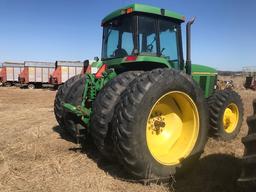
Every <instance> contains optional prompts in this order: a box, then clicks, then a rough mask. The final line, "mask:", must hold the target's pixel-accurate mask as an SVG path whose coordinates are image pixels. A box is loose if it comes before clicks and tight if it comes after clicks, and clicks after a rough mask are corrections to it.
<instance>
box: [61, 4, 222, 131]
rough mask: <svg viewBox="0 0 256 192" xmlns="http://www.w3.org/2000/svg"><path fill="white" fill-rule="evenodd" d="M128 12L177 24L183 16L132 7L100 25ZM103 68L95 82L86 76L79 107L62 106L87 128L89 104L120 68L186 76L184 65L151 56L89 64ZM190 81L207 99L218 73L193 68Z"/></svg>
mask: <svg viewBox="0 0 256 192" xmlns="http://www.w3.org/2000/svg"><path fill="white" fill-rule="evenodd" d="M128 8H132V9H133V12H140V14H141V13H148V14H154V15H159V16H161V17H166V18H172V19H175V20H179V22H180V23H181V22H183V21H184V19H185V18H184V16H182V15H179V14H177V13H174V12H171V11H167V10H165V11H162V9H160V8H156V7H152V6H147V5H140V4H133V5H129V6H127V7H124V8H122V9H119V10H116V11H114V12H112V13H111V14H109V15H108V16H106V17H105V18H104V19H103V21H102V23H103V25H104V23H106V22H108V21H110V20H112V19H114V18H117V17H119V16H122V15H124V14H125V11H124V10H126V9H128ZM103 64H106V65H107V70H106V71H105V72H104V73H103V77H102V78H96V77H95V75H94V74H85V75H86V81H85V88H84V93H83V101H82V103H81V105H79V106H73V105H72V104H69V103H65V104H64V108H66V109H67V110H69V111H70V112H72V113H74V114H76V115H77V116H79V117H81V120H82V121H83V123H85V124H86V125H87V127H89V125H90V116H91V114H92V113H93V111H92V103H93V101H94V99H95V97H96V95H97V93H98V91H100V90H101V89H102V88H103V87H104V85H105V84H106V83H107V82H108V81H110V80H111V79H113V78H114V77H116V76H117V75H118V73H119V71H120V70H119V69H120V68H122V69H123V70H122V72H123V71H127V70H152V69H154V68H170V69H175V70H182V71H184V72H186V71H185V68H184V63H183V62H180V63H175V62H171V61H169V60H167V58H165V57H161V56H152V55H149V56H147V55H136V57H135V59H133V60H132V61H131V60H128V59H127V56H126V57H122V58H113V59H106V60H102V61H96V62H94V63H92V64H91V68H96V69H99V68H100V67H101V66H102V65H103ZM192 78H193V79H194V80H195V81H196V82H197V83H198V86H200V87H201V89H202V90H203V91H204V95H205V97H206V98H207V97H209V96H211V95H212V94H213V92H214V90H215V85H216V80H217V71H216V70H215V69H213V68H211V67H207V66H203V65H196V64H192ZM86 103H90V106H89V107H88V106H86V105H85V104H86Z"/></svg>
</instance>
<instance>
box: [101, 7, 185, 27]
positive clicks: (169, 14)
mask: <svg viewBox="0 0 256 192" xmlns="http://www.w3.org/2000/svg"><path fill="white" fill-rule="evenodd" d="M134 12H137V13H138V12H139V13H148V14H154V15H159V16H163V17H167V18H172V19H177V20H179V21H180V22H184V21H185V17H184V16H183V15H180V14H178V13H175V12H172V11H168V10H166V9H161V8H159V7H153V6H149V5H143V4H131V5H128V6H126V7H123V8H121V9H118V10H116V11H113V12H112V13H110V14H108V15H107V16H106V17H105V18H104V19H103V20H102V24H104V23H106V22H108V21H110V20H112V19H114V18H116V17H119V16H121V15H124V14H129V13H134Z"/></svg>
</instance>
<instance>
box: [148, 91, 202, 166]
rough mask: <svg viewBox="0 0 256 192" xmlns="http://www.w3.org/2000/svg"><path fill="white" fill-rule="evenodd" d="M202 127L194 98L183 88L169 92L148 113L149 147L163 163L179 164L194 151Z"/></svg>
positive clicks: (154, 155) (155, 157) (153, 154)
mask: <svg viewBox="0 0 256 192" xmlns="http://www.w3.org/2000/svg"><path fill="white" fill-rule="evenodd" d="M199 127H200V125H199V114H198V110H197V107H196V105H195V103H194V101H193V100H192V99H191V98H190V97H189V96H188V95H187V94H186V93H183V92H180V91H171V92H169V93H166V94H165V95H163V96H162V97H161V98H160V99H158V100H157V102H156V103H155V104H154V105H153V107H152V109H151V111H150V113H149V116H148V120H147V127H146V139H147V146H148V149H149V151H150V153H151V154H152V156H153V157H154V159H156V160H157V161H158V162H159V163H161V164H164V165H176V164H179V163H180V161H181V160H182V159H184V158H186V157H187V156H188V155H189V154H190V153H191V152H192V150H193V148H194V146H195V144H196V141H197V138H198V134H199Z"/></svg>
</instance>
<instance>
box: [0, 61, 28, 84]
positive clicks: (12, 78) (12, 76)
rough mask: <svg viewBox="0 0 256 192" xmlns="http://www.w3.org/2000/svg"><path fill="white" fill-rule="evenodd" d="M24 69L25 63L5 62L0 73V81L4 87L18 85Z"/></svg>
mask: <svg viewBox="0 0 256 192" xmlns="http://www.w3.org/2000/svg"><path fill="white" fill-rule="evenodd" d="M23 69H24V63H19V62H4V63H3V66H2V70H1V73H0V81H1V84H2V85H4V86H7V87H9V86H12V85H14V84H16V83H18V78H19V74H20V73H21V71H22V70H23Z"/></svg>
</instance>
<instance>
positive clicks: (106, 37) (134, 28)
mask: <svg viewBox="0 0 256 192" xmlns="http://www.w3.org/2000/svg"><path fill="white" fill-rule="evenodd" d="M182 22H184V17H183V16H182V15H178V14H176V13H173V12H170V11H167V10H165V9H159V8H154V7H151V6H147V5H140V4H133V5H130V6H128V7H126V8H123V9H119V10H117V11H115V12H113V13H111V14H109V15H108V16H106V17H105V18H104V19H103V21H102V26H103V41H102V61H104V62H105V63H107V64H108V65H113V64H114V63H119V64H120V63H127V62H133V63H134V62H135V63H137V62H139V63H140V65H141V63H143V62H147V64H148V63H151V67H152V65H154V64H156V66H157V67H159V65H163V66H165V67H172V68H176V69H183V67H184V65H183V54H182V41H181V26H180V25H181V23H182ZM149 65H150V64H148V66H149ZM143 68H144V69H145V65H143Z"/></svg>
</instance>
